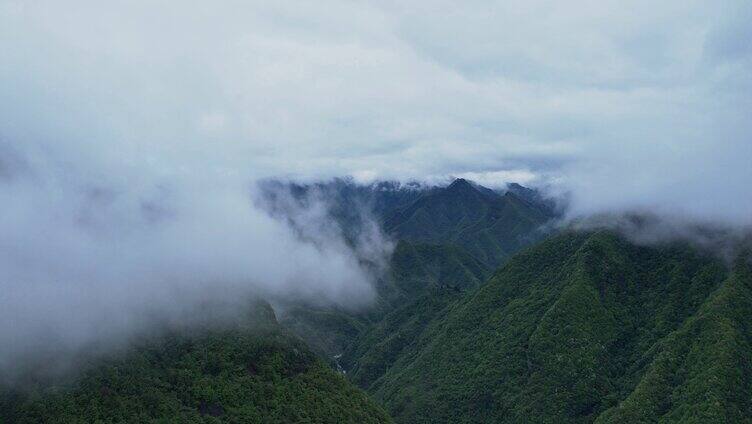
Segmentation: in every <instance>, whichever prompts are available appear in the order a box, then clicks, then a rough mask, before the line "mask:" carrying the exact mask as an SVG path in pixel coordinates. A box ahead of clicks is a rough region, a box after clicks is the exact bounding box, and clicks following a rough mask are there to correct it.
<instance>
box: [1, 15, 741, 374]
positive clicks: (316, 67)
mask: <svg viewBox="0 0 752 424" xmlns="http://www.w3.org/2000/svg"><path fill="white" fill-rule="evenodd" d="M406 4H407V6H406ZM750 22H752V3H751V2H749V1H748V0H740V1H712V2H711V1H704V2H700V1H693V0H681V1H678V0H677V1H658V2H656V1H623V0H619V1H616V0H614V1H609V0H598V1H567V2H561V1H547V2H541V1H531V0H525V1H519V2H512V1H506V2H481V1H462V2H441V1H430V2H428V1H410V2H403V1H399V2H397V1H378V2H368V1H347V2H337V1H317V2H310V1H301V2H292V1H275V2H250V1H201V2H194V1H187V0H180V1H166V0H162V1H157V0H150V1H138V0H128V1H106V2H103V1H75V0H74V1H41V0H1V1H0V204H2V205H3V207H2V208H1V210H0V322H2V323H3V325H0V371H2V368H3V366H4V365H12V364H13V358H17V357H18V356H19V355H20V356H23V355H25V352H29V351H36V350H37V349H38V345H37V344H36V343H37V342H39V341H40V340H48V337H47V336H48V335H49V334H55V335H57V337H59V338H61V339H64V340H67V341H68V342H69V343H70V344H71V345H72V346H73V347H74V348H75V347H80V346H81V345H82V344H84V343H86V342H90V341H91V340H94V339H96V338H97V337H99V336H101V335H102V334H110V335H113V334H114V335H118V334H123V332H122V331H126V332H127V331H128V329H130V328H131V327H133V326H134V325H135V324H134V322H137V321H139V320H140V319H141V317H142V316H143V311H144V310H145V309H149V308H151V309H152V310H160V311H163V310H173V309H176V310H183V309H185V308H189V309H190V306H191V305H192V302H193V303H195V302H196V301H199V300H204V299H205V298H206V294H207V291H208V292H209V293H211V294H214V295H216V294H217V293H224V291H223V290H221V289H218V287H225V288H227V290H229V293H231V295H230V296H229V297H230V298H232V297H234V295H235V294H237V293H238V292H237V287H238V286H242V287H251V288H252V289H253V290H256V291H260V292H261V293H262V294H263V295H265V296H271V297H275V296H276V297H278V298H279V297H283V298H284V297H286V296H293V297H296V298H304V299H311V298H316V299H319V300H323V301H327V302H332V303H335V304H345V305H347V304H352V303H359V302H360V303H363V302H366V301H367V300H369V299H371V298H372V296H373V293H372V289H371V285H370V283H371V280H372V276H370V275H369V274H368V273H367V272H366V271H365V270H363V269H362V268H361V266H360V263H359V261H358V257H357V256H358V252H353V251H351V250H350V249H349V248H348V247H347V246H346V245H345V244H344V242H343V241H342V238H341V236H340V235H339V234H338V233H337V232H336V231H334V230H333V229H332V227H331V226H330V223H327V222H326V220H325V219H323V216H324V214H323V212H322V209H321V208H323V206H318V207H316V208H313V209H312V210H307V211H301V212H300V213H299V215H297V218H296V219H299V220H300V222H299V223H298V224H299V226H301V227H303V228H306V231H308V232H309V233H310V240H313V241H314V243H311V242H303V241H301V240H299V239H298V238H297V237H296V236H295V234H294V233H293V232H292V230H291V229H290V228H288V227H286V226H285V225H283V224H282V223H280V222H277V221H274V220H272V219H270V218H269V217H268V216H266V215H264V214H263V213H262V212H260V211H258V210H256V209H254V208H252V207H251V206H250V203H249V201H248V197H249V196H248V195H249V189H248V187H249V182H250V181H253V180H254V179H256V178H262V177H270V176H284V177H289V176H292V177H299V178H327V177H332V176H343V175H353V176H355V177H356V178H358V179H360V180H363V181H368V180H372V179H375V178H390V179H392V178H396V179H419V180H435V179H436V178H444V177H447V176H451V175H462V176H468V177H470V178H473V179H475V180H478V181H480V182H482V183H484V184H489V185H499V184H502V183H504V182H506V181H518V182H521V183H527V184H553V186H554V187H556V188H557V189H560V190H567V191H570V192H571V194H572V199H573V203H572V205H573V211H574V213H576V214H587V213H592V212H602V211H622V210H626V209H642V210H650V211H652V212H657V213H660V214H677V215H681V216H683V217H687V216H689V217H692V218H700V219H704V220H716V221H717V220H720V221H722V222H726V223H732V224H750V223H752V136H751V134H752V114H751V113H750V111H752V24H750ZM380 237H381V236H380V235H379V234H372V235H369V236H368V237H367V240H368V244H369V245H377V246H380V248H378V249H372V250H371V252H375V254H376V255H385V254H387V253H388V250H389V243H381V242H380V240H381V239H380ZM209 283H210V284H209ZM217 284H220V285H221V286H217ZM176 293H182V296H185V297H187V298H188V301H185V300H180V299H179V296H177V297H176ZM116 330H117V331H116ZM120 330H122V331H120ZM11 368H12V367H11Z"/></svg>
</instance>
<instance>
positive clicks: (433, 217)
mask: <svg viewBox="0 0 752 424" xmlns="http://www.w3.org/2000/svg"><path fill="white" fill-rule="evenodd" d="M515 187H520V186H515ZM531 199H532V197H531V198H530V199H524V198H522V197H521V196H520V195H518V194H515V192H514V191H513V190H508V191H506V192H504V193H503V194H501V193H498V192H496V191H493V190H490V189H487V188H485V187H482V186H479V185H476V184H474V183H471V182H469V181H467V180H464V179H461V178H460V179H456V180H454V182H452V184H450V185H449V186H448V187H441V188H436V189H433V190H430V191H427V192H426V193H424V194H423V195H422V196H421V197H419V198H418V199H417V200H415V201H414V202H413V203H411V204H410V205H409V206H406V207H403V208H399V209H397V210H395V211H394V212H392V213H391V214H388V215H387V216H386V217H385V219H384V229H385V231H386V232H387V233H388V234H392V235H393V236H394V237H395V238H397V239H403V240H413V241H421V242H426V243H434V244H453V245H457V246H461V247H462V248H463V249H465V250H467V252H468V253H469V254H471V255H472V256H473V257H475V258H476V259H477V260H479V261H481V262H483V263H484V264H485V265H486V266H488V267H490V268H495V267H497V266H498V265H499V264H501V263H502V262H503V261H504V260H505V259H507V258H508V257H509V256H510V255H512V254H513V253H515V252H516V251H518V250H519V249H520V248H522V247H524V246H526V245H528V244H530V243H532V242H533V241H535V240H537V239H539V238H540V234H539V233H538V231H537V230H538V229H539V227H541V225H543V224H544V223H545V222H547V221H548V220H550V219H551V218H552V215H551V211H550V209H549V208H548V206H546V205H544V204H542V203H534V202H533V201H531Z"/></svg>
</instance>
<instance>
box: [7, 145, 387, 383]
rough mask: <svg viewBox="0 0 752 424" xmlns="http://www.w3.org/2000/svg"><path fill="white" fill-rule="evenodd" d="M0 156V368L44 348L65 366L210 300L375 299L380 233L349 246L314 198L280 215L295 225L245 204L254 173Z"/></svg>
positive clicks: (187, 315) (356, 302) (352, 305)
mask: <svg viewBox="0 0 752 424" xmlns="http://www.w3.org/2000/svg"><path fill="white" fill-rule="evenodd" d="M3 151H4V152H5V153H6V154H5V155H4V161H3V170H4V173H3V177H2V180H0V200H1V201H2V202H3V204H4V205H5V207H4V208H3V209H2V211H1V212H0V222H2V235H3V236H2V239H1V240H0V270H1V271H0V273H1V275H0V283H1V284H2V296H1V297H0V322H2V325H0V371H3V372H11V371H12V370H13V369H14V368H16V367H17V365H18V361H19V360H20V359H22V358H23V359H24V361H27V360H28V358H30V357H38V356H44V355H43V354H44V353H49V352H58V353H63V355H60V356H57V357H56V361H60V362H62V363H64V362H65V361H66V360H70V359H71V357H67V356H66V355H65V354H68V355H71V356H72V355H75V354H76V353H79V352H78V351H79V350H80V349H82V348H84V347H86V346H90V345H92V344H95V343H96V344H98V345H100V346H101V345H103V344H106V343H107V342H111V343H113V344H117V343H120V344H122V343H123V340H128V339H129V338H130V337H134V336H136V335H138V334H139V333H140V332H142V331H144V330H146V329H148V327H149V326H151V325H155V323H159V322H170V321H172V322H180V321H190V320H191V319H194V317H195V315H196V313H197V312H198V311H199V310H200V307H202V306H204V305H207V304H212V303H217V304H223V305H224V307H227V308H229V309H228V310H240V309H239V308H242V307H247V305H248V300H249V299H251V298H262V299H265V300H267V301H270V302H275V301H282V300H284V301H286V302H294V301H297V302H316V303H318V304H324V305H334V306H338V307H340V308H345V309H357V308H362V307H365V306H368V305H369V303H370V302H371V301H372V300H373V297H374V289H373V287H372V279H373V278H375V277H376V276H375V275H374V273H373V270H372V269H367V268H366V267H364V266H363V265H362V263H361V262H362V261H363V260H371V261H379V260H382V259H381V258H380V255H382V254H383V252H382V251H379V250H378V245H377V244H376V243H375V242H376V241H381V240H382V239H380V238H369V239H368V242H369V246H368V248H367V249H365V248H363V249H361V248H359V247H358V246H360V244H359V243H355V244H353V243H348V242H347V241H346V240H345V239H344V237H343V235H342V233H341V232H340V231H338V229H337V228H338V227H337V226H336V224H333V223H332V222H331V219H330V218H329V217H328V216H327V214H326V213H324V212H322V211H326V209H327V207H328V206H327V204H326V199H325V198H322V197H318V198H316V199H311V200H310V201H309V202H308V203H307V205H306V206H307V208H306V210H305V211H298V212H295V211H293V210H289V211H290V212H291V214H292V213H294V217H295V228H293V227H292V226H291V225H288V223H286V222H284V221H281V220H278V219H274V218H272V217H271V216H270V215H269V214H268V213H267V212H265V211H264V210H262V209H261V208H260V206H259V205H258V204H257V203H254V201H253V199H254V198H256V199H258V196H256V195H255V194H254V191H255V190H256V189H255V187H256V185H255V183H254V181H253V180H246V179H243V178H221V177H217V176H212V175H209V174H196V175H192V176H191V177H190V178H189V177H187V176H183V177H182V178H177V177H174V178H158V177H155V176H148V175H147V173H148V172H149V169H148V167H144V168H141V169H139V172H138V175H129V174H128V171H126V170H123V169H121V170H117V171H116V170H114V169H108V170H107V172H106V173H103V174H99V175H98V172H97V171H96V170H95V169H93V167H87V166H86V164H81V163H77V164H70V163H60V162H59V161H57V160H55V158H49V157H44V156H42V157H39V156H38V157H36V158H32V157H30V154H29V152H28V151H25V152H19V151H18V150H17V149H16V150H13V149H10V148H8V146H4V148H3ZM11 151H12V152H13V153H12V154H11V153H10V152H11ZM130 177H132V178H130ZM256 202H258V200H256ZM372 228H376V227H372ZM303 235H304V236H303ZM233 307H234V308H235V309H233ZM228 313H229V312H228ZM116 342H117V343H116Z"/></svg>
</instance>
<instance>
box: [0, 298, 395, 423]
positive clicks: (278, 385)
mask: <svg viewBox="0 0 752 424" xmlns="http://www.w3.org/2000/svg"><path fill="white" fill-rule="evenodd" d="M266 310H267V314H266V317H267V319H268V321H267V322H262V323H258V322H245V321H242V322H239V323H238V324H236V325H235V326H230V327H227V326H223V327H222V328H221V329H217V328H204V329H193V330H192V331H191V332H190V333H186V332H175V333H169V334H163V335H160V336H159V337H156V338H154V339H151V340H147V341H142V342H141V343H139V344H138V346H136V347H133V348H132V349H130V351H129V352H127V353H125V354H124V355H122V356H118V357H115V358H111V359H108V360H101V361H98V362H96V363H93V364H91V366H90V367H89V369H88V371H87V372H86V373H85V374H84V376H82V377H80V378H78V379H76V380H74V381H72V382H70V383H68V384H65V385H55V386H49V385H39V386H38V388H36V389H34V388H33V387H34V386H26V387H22V388H21V389H16V391H9V390H8V389H6V391H5V393H0V422H4V423H19V424H21V423H73V422H76V423H78V422H81V423H84V422H85V423H94V422H113V423H114V422H133V423H136V422H138V423H143V422H174V423H178V422H179V423H187V422H192V423H225V422H227V423H238V422H249V423H271V422H274V423H300V422H331V423H340V422H353V423H355V422H358V423H388V422H391V419H390V418H389V417H388V415H387V414H386V413H385V412H384V410H383V409H382V408H380V407H379V406H377V405H376V404H375V403H374V402H372V401H371V400H369V399H368V397H367V396H366V395H365V394H364V393H363V392H361V391H360V390H358V389H357V388H355V387H354V386H353V385H352V384H351V383H349V382H348V381H347V380H346V379H345V378H344V377H343V376H341V375H338V374H337V373H336V372H335V371H334V370H332V369H331V368H330V367H329V366H328V365H326V364H324V363H323V362H322V361H321V360H320V359H318V358H317V357H316V356H315V355H314V354H313V353H312V352H311V351H310V350H309V349H308V348H307V347H306V345H305V344H303V343H302V342H301V341H300V340H299V339H297V338H295V337H293V336H291V335H289V334H288V333H286V332H285V331H283V330H282V329H281V328H280V327H279V326H278V325H277V323H276V321H275V320H274V316H273V312H271V309H270V308H268V307H267V308H266Z"/></svg>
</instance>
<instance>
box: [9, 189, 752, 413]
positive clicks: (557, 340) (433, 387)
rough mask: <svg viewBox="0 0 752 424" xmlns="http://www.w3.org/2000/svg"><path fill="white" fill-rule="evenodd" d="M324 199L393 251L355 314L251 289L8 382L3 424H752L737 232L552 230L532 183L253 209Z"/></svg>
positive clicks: (751, 289)
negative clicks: (219, 308)
mask: <svg viewBox="0 0 752 424" xmlns="http://www.w3.org/2000/svg"><path fill="white" fill-rule="evenodd" d="M321 199H324V200H325V201H326V204H327V210H326V213H327V214H328V216H329V218H330V219H331V220H332V221H333V222H335V223H336V226H337V228H338V229H339V231H341V233H342V234H343V235H344V237H345V239H346V240H347V242H348V243H350V244H352V245H353V247H356V245H357V243H361V242H362V240H361V237H360V235H361V234H362V232H363V231H364V228H365V227H366V226H367V225H372V224H373V225H376V226H377V227H378V229H379V230H380V231H381V232H382V233H383V234H384V235H385V237H386V239H387V240H388V242H389V243H392V246H393V249H391V250H389V254H388V257H387V258H386V264H385V266H384V267H383V269H382V270H381V271H380V272H379V273H377V275H378V278H377V279H376V283H375V284H376V291H377V300H376V302H375V304H374V305H373V306H372V307H371V308H368V309H365V310H360V311H351V310H345V309H342V308H336V307H332V306H328V307H327V306H321V305H309V304H301V303H291V304H286V305H281V306H280V305H276V307H277V308H278V310H277V311H276V313H275V311H273V310H272V308H271V307H270V306H269V305H268V304H267V303H265V302H263V301H259V302H257V304H256V306H254V310H255V311H257V313H256V314H255V315H254V317H255V318H253V319H252V320H251V322H249V321H248V320H247V319H241V320H239V322H238V323H236V324H234V325H232V326H229V327H227V326H225V327H222V328H205V329H196V330H195V331H192V332H191V333H189V334H185V333H182V332H167V333H165V334H161V335H159V336H158V337H156V336H155V337H153V338H151V339H148V340H145V341H143V342H140V343H139V344H137V345H136V346H134V347H132V349H131V350H129V351H128V352H126V353H124V354H121V355H120V356H116V357H113V358H106V359H103V360H99V361H98V362H96V363H92V365H91V366H90V367H89V368H87V370H86V372H85V373H84V374H83V375H82V376H80V377H79V378H77V379H76V380H75V381H72V382H69V383H66V384H65V385H57V386H54V387H48V386H47V387H43V386H40V385H39V384H37V385H32V389H30V390H25V391H22V392H19V391H17V390H16V391H12V390H11V391H7V390H6V391H5V392H4V393H2V396H0V418H2V419H3V420H4V421H5V422H94V421H96V420H97V419H99V420H102V421H103V422H121V421H141V422H144V421H156V422H364V423H365V422H392V420H394V422H397V423H440V422H452V423H455V422H456V423H463V422H465V423H477V422H499V423H528V422H543V423H601V424H603V423H643V422H661V423H692V422H697V423H701V422H735V423H736V422H740V423H743V422H752V418H751V417H752V396H750V393H752V326H751V325H750V324H749V317H750V316H752V249H751V248H750V246H751V245H752V243H750V242H749V240H742V241H739V240H736V241H734V243H733V248H731V249H729V250H728V251H726V252H724V255H720V254H718V253H719V252H717V251H713V250H712V249H708V248H707V247H699V246H698V245H697V244H695V243H692V242H691V241H689V240H680V239H673V240H672V241H653V242H651V243H649V244H648V243H637V242H636V241H634V240H633V239H632V238H630V237H629V236H628V235H625V234H623V233H621V232H619V231H615V230H614V229H612V228H609V227H604V226H590V227H587V226H584V227H583V226H580V227H577V228H574V227H571V226H562V225H560V223H559V218H560V217H561V212H562V209H561V206H560V205H561V204H560V203H559V202H556V201H554V200H551V199H549V198H547V197H546V196H544V195H543V194H541V193H540V192H538V191H536V190H533V189H529V188H525V187H522V186H520V185H517V184H509V185H507V186H506V187H504V188H502V189H490V188H486V187H483V186H481V185H478V184H476V183H473V182H471V181H467V180H464V179H456V180H454V181H453V182H452V183H451V184H447V185H444V186H426V185H421V184H417V183H411V184H401V183H396V182H377V183H373V184H368V185H363V184H357V183H355V182H353V181H352V180H349V179H336V180H333V181H329V182H324V183H315V184H298V183H289V182H280V181H266V182H264V183H263V184H261V190H260V198H259V199H257V201H258V202H260V204H262V205H263V207H264V208H265V209H266V210H267V211H268V212H269V213H270V214H271V215H272V216H275V217H277V218H278V219H287V220H289V222H290V223H291V225H293V226H294V225H296V221H295V220H294V219H292V218H291V214H292V213H293V210H296V209H299V208H303V209H305V208H307V207H311V205H312V202H314V201H320V200H321ZM578 228H579V229H578ZM582 228H586V229H582ZM729 252H731V253H729ZM362 261H363V263H364V266H373V267H374V269H376V268H378V267H376V264H370V263H369V259H368V258H366V257H364V258H362ZM379 269H381V268H379ZM259 305H260V306H259ZM259 317H260V318H259Z"/></svg>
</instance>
